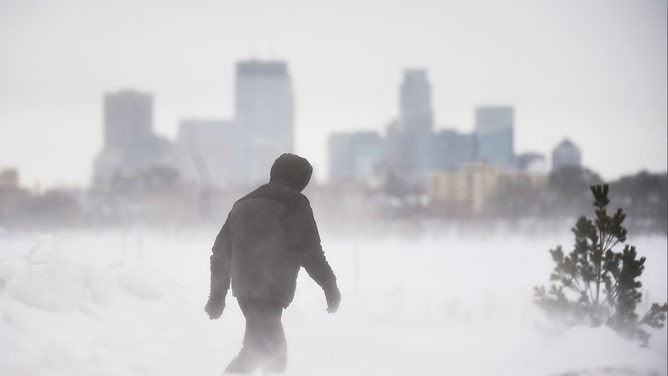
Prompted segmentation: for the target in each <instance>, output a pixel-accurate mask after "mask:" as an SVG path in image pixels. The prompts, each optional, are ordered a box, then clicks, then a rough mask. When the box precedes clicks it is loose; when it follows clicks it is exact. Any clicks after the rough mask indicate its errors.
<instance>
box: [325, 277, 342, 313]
mask: <svg viewBox="0 0 668 376" xmlns="http://www.w3.org/2000/svg"><path fill="white" fill-rule="evenodd" d="M324 290H325V300H327V312H329V313H334V312H336V310H337V309H339V303H341V292H340V291H339V288H338V287H337V286H336V282H334V283H332V284H331V285H330V286H328V287H327V288H325V289H324Z"/></svg>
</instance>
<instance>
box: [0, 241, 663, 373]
mask: <svg viewBox="0 0 668 376" xmlns="http://www.w3.org/2000/svg"><path fill="white" fill-rule="evenodd" d="M215 235H216V229H210V230H206V231H204V230H202V231H199V232H179V231H164V232H159V231H156V230H152V231H145V230H137V229H134V230H124V231H120V230H119V231H103V232H99V233H90V232H86V233H83V232H59V233H56V234H29V235H28V234H11V233H4V234H0V375H161V376H163V375H220V374H221V373H222V370H223V368H224V367H225V365H226V364H227V362H228V361H229V360H230V359H231V358H232V357H233V356H234V355H236V352H237V351H238V349H239V346H240V343H241V338H242V336H243V327H244V322H243V317H242V315H241V312H240V310H239V308H238V306H237V304H236V302H235V301H234V299H233V298H232V297H231V296H228V298H227V308H226V310H225V313H224V314H223V317H222V318H221V319H219V320H217V321H210V320H209V319H208V318H207V316H206V315H205V313H204V311H203V307H204V303H205V302H206V298H207V295H208V281H209V272H208V256H209V252H210V248H211V245H212V242H213V239H214V237H215ZM322 235H323V238H324V239H323V241H324V243H323V245H324V248H325V250H326V253H327V256H328V259H329V261H330V263H331V265H332V267H333V269H334V271H335V272H336V273H337V275H338V279H339V283H340V287H341V291H342V295H343V301H342V304H341V308H340V310H339V312H338V313H336V314H334V315H331V314H327V313H326V312H325V302H324V297H323V294H322V292H321V290H320V289H319V288H318V287H317V286H316V285H315V283H314V282H313V281H311V280H309V279H308V276H307V275H306V273H305V272H303V271H302V272H301V273H300V281H299V285H298V289H297V295H296V297H295V300H294V302H293V304H292V305H291V306H290V307H289V308H288V310H286V312H285V314H284V320H283V322H284V326H285V330H286V334H287V338H288V345H289V368H288V375H343V376H345V375H530V376H534V375H566V374H567V375H583V376H584V375H666V367H667V361H666V353H667V347H666V338H667V334H666V329H665V328H664V329H662V330H659V331H653V332H652V334H653V336H652V340H651V346H650V347H649V348H640V347H638V345H637V344H636V343H634V342H630V341H627V340H624V339H622V338H620V337H618V336H617V335H616V334H615V333H614V332H612V331H611V330H609V329H607V328H605V327H602V328H596V329H594V328H587V327H576V328H573V329H571V330H569V331H566V332H554V331H551V330H549V329H548V326H546V325H545V322H546V321H545V319H544V317H543V315H542V313H541V311H540V310H539V309H538V308H537V307H536V306H535V305H534V303H533V302H532V297H533V291H532V287H533V286H535V285H547V283H548V276H549V272H550V270H551V268H552V263H551V260H550V256H549V254H548V249H550V248H553V247H554V246H556V245H557V244H562V245H563V246H564V247H565V248H568V247H570V245H571V243H572V238H571V236H570V233H568V231H564V232H563V233H562V234H556V235H555V234H549V235H541V236H539V235H534V236H526V235H507V236H501V235H498V234H496V235H494V234H490V235H487V236H479V235H476V234H475V233H468V234H467V235H458V234H457V233H455V232H447V231H446V232H443V233H441V234H435V235H432V236H423V237H419V238H418V237H413V238H397V237H393V236H387V237H386V238H384V239H373V240H371V239H368V238H367V239H362V240H354V239H338V240H337V239H330V238H328V236H327V233H323V234H322ZM629 243H631V244H633V245H636V246H637V248H638V251H639V253H640V254H641V255H644V256H647V258H648V261H647V263H646V269H645V273H644V274H643V277H642V281H643V283H644V287H643V291H644V294H645V295H644V297H645V298H646V299H645V301H646V302H644V303H643V304H644V306H643V309H646V308H647V306H648V304H649V302H650V301H654V302H661V303H663V302H665V301H666V298H667V297H666V292H667V286H666V284H667V282H666V277H667V276H668V273H667V271H666V268H667V265H668V263H667V260H666V249H667V242H666V237H665V236H645V237H640V238H634V237H630V239H629ZM647 298H649V299H647ZM648 300H649V301H648Z"/></svg>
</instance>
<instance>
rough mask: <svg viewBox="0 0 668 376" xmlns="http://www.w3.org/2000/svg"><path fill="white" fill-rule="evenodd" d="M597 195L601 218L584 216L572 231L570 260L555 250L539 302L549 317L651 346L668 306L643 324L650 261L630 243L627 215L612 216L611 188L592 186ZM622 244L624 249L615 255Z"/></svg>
mask: <svg viewBox="0 0 668 376" xmlns="http://www.w3.org/2000/svg"><path fill="white" fill-rule="evenodd" d="M590 189H591V192H592V194H593V195H594V203H593V205H594V207H595V208H596V210H595V219H594V220H593V221H592V220H590V219H588V218H586V217H580V218H579V219H578V220H577V222H576V224H575V226H574V227H573V228H572V229H571V231H572V232H573V234H574V235H575V244H574V246H573V250H572V251H571V252H570V253H569V254H568V255H565V253H564V251H563V249H562V248H561V246H557V248H555V249H553V250H550V254H551V255H552V260H553V261H554V262H555V264H556V265H555V267H554V270H553V271H552V274H551V275H550V280H551V281H552V282H553V283H552V284H551V286H550V289H549V290H546V289H545V287H543V286H540V287H534V293H535V301H536V303H537V304H538V305H539V306H540V307H541V308H543V309H544V310H545V311H546V312H547V314H548V315H549V316H550V317H552V318H554V319H556V320H558V321H560V322H563V323H565V324H566V325H567V326H573V325H581V324H587V325H591V326H600V325H603V324H605V325H608V326H609V327H611V328H612V329H614V330H615V331H616V332H618V333H619V334H621V335H623V336H625V337H627V338H635V339H639V340H640V341H641V343H642V345H643V346H647V343H648V340H649V337H650V335H649V333H648V332H647V331H646V330H645V327H652V328H662V327H663V325H664V323H665V321H666V312H667V311H668V304H666V303H664V304H663V305H659V304H656V303H654V304H652V306H651V308H650V309H649V311H648V312H647V313H646V314H645V315H644V316H643V318H642V319H639V316H638V315H637V314H636V307H637V305H638V303H640V301H641V300H642V293H641V292H640V288H641V287H642V283H641V282H640V280H639V279H640V276H641V274H642V272H643V270H644V268H645V260H646V259H645V257H641V258H640V259H638V258H637V253H636V249H635V247H633V246H631V245H628V244H626V243H625V242H626V236H627V230H626V229H625V228H624V226H623V222H624V218H625V217H626V215H625V214H624V213H623V211H622V209H617V211H616V212H615V213H614V214H612V215H610V214H608V212H607V209H606V207H607V205H608V204H609V203H610V200H609V199H608V185H593V186H591V187H590ZM617 245H624V247H623V249H622V251H621V252H615V251H614V248H615V247H616V246H617Z"/></svg>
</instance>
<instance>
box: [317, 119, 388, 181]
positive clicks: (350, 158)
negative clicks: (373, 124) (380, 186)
mask: <svg viewBox="0 0 668 376" xmlns="http://www.w3.org/2000/svg"><path fill="white" fill-rule="evenodd" d="M327 143H328V153H329V182H330V183H338V182H356V183H367V184H369V183H373V182H374V180H376V179H377V178H378V177H379V173H380V171H379V167H380V163H381V160H382V157H383V140H382V139H381V137H380V135H379V134H378V132H355V133H336V134H332V135H331V136H329V139H328V142H327Z"/></svg>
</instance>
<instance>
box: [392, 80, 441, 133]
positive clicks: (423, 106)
mask: <svg viewBox="0 0 668 376" xmlns="http://www.w3.org/2000/svg"><path fill="white" fill-rule="evenodd" d="M399 122H400V124H401V127H402V129H403V130H412V131H426V132H432V131H433V129H434V113H433V111H432V107H431V85H430V84H429V79H428V78H427V71H426V70H424V69H409V70H406V71H405V72H404V80H403V82H402V83H401V87H400V89H399Z"/></svg>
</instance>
